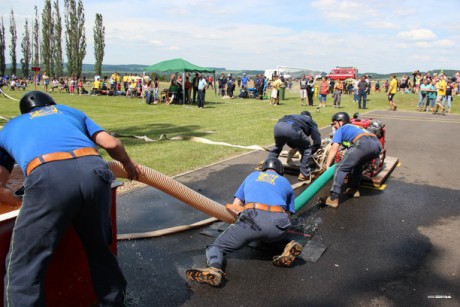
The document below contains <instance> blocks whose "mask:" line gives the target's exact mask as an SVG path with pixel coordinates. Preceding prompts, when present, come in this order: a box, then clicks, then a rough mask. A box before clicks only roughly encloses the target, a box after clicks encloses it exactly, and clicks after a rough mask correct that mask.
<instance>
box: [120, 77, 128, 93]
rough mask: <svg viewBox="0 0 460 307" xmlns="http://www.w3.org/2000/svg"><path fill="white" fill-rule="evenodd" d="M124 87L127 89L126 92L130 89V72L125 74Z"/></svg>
mask: <svg viewBox="0 0 460 307" xmlns="http://www.w3.org/2000/svg"><path fill="white" fill-rule="evenodd" d="M122 80H123V88H124V89H125V92H127V91H128V87H129V76H128V74H123V79H122Z"/></svg>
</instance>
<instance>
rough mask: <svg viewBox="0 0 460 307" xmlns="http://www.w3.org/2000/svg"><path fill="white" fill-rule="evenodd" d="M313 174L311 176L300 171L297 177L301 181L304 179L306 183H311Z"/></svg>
mask: <svg viewBox="0 0 460 307" xmlns="http://www.w3.org/2000/svg"><path fill="white" fill-rule="evenodd" d="M311 179H312V178H311V174H310V175H309V176H305V175H304V174H302V173H300V174H299V177H297V180H299V181H303V182H305V183H306V184H310V183H311Z"/></svg>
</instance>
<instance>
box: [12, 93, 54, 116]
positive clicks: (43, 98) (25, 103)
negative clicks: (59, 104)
mask: <svg viewBox="0 0 460 307" xmlns="http://www.w3.org/2000/svg"><path fill="white" fill-rule="evenodd" d="M53 104H56V102H55V101H54V99H53V97H51V96H50V95H48V94H46V93H43V92H41V91H30V92H28V93H27V94H25V95H24V96H22V98H21V101H19V109H20V110H21V114H25V113H29V112H30V111H32V109H33V108H36V107H44V106H50V105H53Z"/></svg>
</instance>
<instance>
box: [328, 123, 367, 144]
mask: <svg viewBox="0 0 460 307" xmlns="http://www.w3.org/2000/svg"><path fill="white" fill-rule="evenodd" d="M361 133H370V132H369V131H367V130H366V129H364V128H363V127H360V126H355V125H352V124H346V125H343V126H342V127H340V128H339V129H337V131H336V132H335V133H334V136H333V137H332V144H334V143H339V144H343V145H346V146H349V144H351V142H353V140H354V139H355V137H357V136H358V135H360V134H361Z"/></svg>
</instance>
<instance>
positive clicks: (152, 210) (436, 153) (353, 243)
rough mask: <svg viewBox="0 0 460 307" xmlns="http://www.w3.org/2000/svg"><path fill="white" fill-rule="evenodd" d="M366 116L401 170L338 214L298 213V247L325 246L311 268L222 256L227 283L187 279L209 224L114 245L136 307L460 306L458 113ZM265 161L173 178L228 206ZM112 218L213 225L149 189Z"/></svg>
mask: <svg viewBox="0 0 460 307" xmlns="http://www.w3.org/2000/svg"><path fill="white" fill-rule="evenodd" d="M369 116H372V117H373V118H375V119H378V120H381V121H382V122H384V123H385V124H386V148H387V155H388V156H391V157H397V158H398V159H399V162H400V163H399V165H398V166H397V167H396V168H395V169H394V171H393V172H392V174H391V175H390V177H389V178H388V179H387V181H386V182H385V184H386V186H385V188H384V189H380V190H379V189H375V188H362V189H361V198H357V199H349V198H347V197H345V198H342V200H343V203H342V204H341V205H340V207H339V208H338V209H332V208H322V209H320V208H319V207H318V206H316V204H315V201H314V200H313V201H311V202H309V203H308V204H307V205H306V206H304V208H302V210H301V211H300V212H298V214H297V219H296V221H297V223H299V224H301V225H304V226H305V227H304V230H306V233H308V234H309V235H311V237H308V238H307V239H308V240H307V241H305V240H304V242H303V243H309V244H313V246H321V247H324V248H326V250H325V251H324V253H323V254H322V255H321V257H320V258H319V259H318V260H317V261H316V262H310V261H306V260H304V259H298V260H296V262H295V265H294V266H293V267H291V268H279V267H275V266H273V265H272V263H271V259H272V256H273V253H272V251H270V250H264V249H261V248H257V247H245V248H243V249H241V250H240V251H237V252H234V253H232V254H229V255H228V257H227V259H228V263H227V268H226V276H225V283H224V284H223V286H221V287H218V288H214V287H211V286H208V285H201V284H197V283H193V282H189V281H187V280H186V278H185V270H186V269H188V268H190V267H203V266H205V248H206V245H207V244H209V243H211V242H212V241H213V240H214V238H213V237H212V236H209V235H203V234H201V232H203V231H207V232H208V233H209V232H211V233H213V232H214V233H216V230H213V228H212V227H203V228H200V229H196V230H191V231H186V232H182V233H177V234H172V235H167V236H163V237H158V238H151V239H141V240H127V241H119V242H118V258H119V262H120V265H121V267H122V270H123V272H124V274H125V276H126V278H127V280H128V296H129V298H130V301H131V303H132V305H133V306H217V305H219V306H460V264H459V263H460V262H459V259H460V239H459V233H460V218H459V216H460V191H459V190H460V176H459V171H460V153H459V149H460V146H459V145H458V138H459V135H460V116H458V115H450V114H449V115H447V116H439V115H432V114H431V113H429V114H426V113H415V112H399V111H398V112H390V111H378V112H377V111H375V112H370V113H368V114H365V115H364V116H363V117H369ZM329 130H330V128H325V129H323V131H322V133H323V134H324V135H327V133H328V132H329ZM209 146H212V145H209ZM266 156H267V153H266V152H262V151H255V152H251V153H248V154H244V155H242V156H239V157H236V158H233V159H229V160H226V161H222V162H219V163H216V164H213V165H210V166H207V167H204V168H202V169H199V170H196V171H193V172H189V173H187V174H184V175H180V176H177V177H176V178H175V179H176V180H178V181H180V182H181V183H183V184H185V185H186V186H188V187H190V188H191V189H193V190H195V191H197V192H199V193H201V194H203V195H205V196H206V197H208V198H211V199H213V200H215V201H217V202H219V203H221V204H225V203H228V202H231V201H232V199H233V193H234V192H235V190H236V189H237V188H238V186H239V184H240V183H241V182H242V180H243V179H244V178H245V177H246V176H247V175H248V174H249V173H250V172H252V171H253V170H254V169H255V167H256V166H257V164H258V163H259V162H260V161H262V160H264V159H265V158H266ZM287 178H288V179H289V180H290V181H291V182H293V183H294V182H296V179H295V176H292V175H287ZM301 190H302V189H300V191H297V193H300V192H301ZM320 193H323V194H324V193H327V187H326V188H325V189H324V190H323V191H321V192H320ZM117 210H118V214H117V219H118V223H117V225H118V233H131V232H145V231H151V230H157V229H163V228H168V227H172V226H178V225H186V224H191V223H193V222H196V221H199V220H203V219H206V218H208V217H209V216H207V215H206V214H204V213H201V212H199V211H197V210H196V209H193V208H191V207H189V206H187V205H185V204H183V203H181V202H179V201H177V200H175V199H174V198H172V197H170V196H169V195H167V194H165V193H163V192H161V191H158V190H156V189H154V188H151V187H146V188H142V189H140V190H136V191H134V192H130V193H126V194H123V195H120V196H118V199H117ZM217 225H218V224H217ZM297 238H298V237H297Z"/></svg>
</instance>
